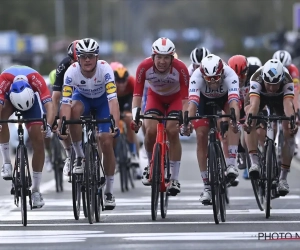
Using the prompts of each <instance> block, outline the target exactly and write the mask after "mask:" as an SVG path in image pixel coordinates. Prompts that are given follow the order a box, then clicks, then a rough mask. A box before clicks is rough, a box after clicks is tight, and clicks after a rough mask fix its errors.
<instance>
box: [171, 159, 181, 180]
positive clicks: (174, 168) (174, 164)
mask: <svg viewBox="0 0 300 250" xmlns="http://www.w3.org/2000/svg"><path fill="white" fill-rule="evenodd" d="M179 169H180V161H170V173H171V180H176V181H178V175H179Z"/></svg>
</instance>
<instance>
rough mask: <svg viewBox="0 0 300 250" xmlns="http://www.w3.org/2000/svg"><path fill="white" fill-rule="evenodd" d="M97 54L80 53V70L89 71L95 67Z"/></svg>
mask: <svg viewBox="0 0 300 250" xmlns="http://www.w3.org/2000/svg"><path fill="white" fill-rule="evenodd" d="M97 59H98V55H97V54H82V55H80V57H79V59H78V60H79V63H80V66H81V70H83V71H87V72H90V71H92V70H93V69H94V68H95V67H96V63H97Z"/></svg>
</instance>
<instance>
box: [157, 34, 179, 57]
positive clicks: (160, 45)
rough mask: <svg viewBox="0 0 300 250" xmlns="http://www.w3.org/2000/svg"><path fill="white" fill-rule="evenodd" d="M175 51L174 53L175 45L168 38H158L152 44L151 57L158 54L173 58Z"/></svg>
mask: <svg viewBox="0 0 300 250" xmlns="http://www.w3.org/2000/svg"><path fill="white" fill-rule="evenodd" d="M175 51H176V49H175V45H174V43H173V42H172V41H171V40H170V39H169V38H165V37H161V38H158V39H157V40H156V41H155V42H154V43H153V44H152V55H157V54H159V55H171V56H174V54H175Z"/></svg>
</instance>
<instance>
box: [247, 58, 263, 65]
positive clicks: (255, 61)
mask: <svg viewBox="0 0 300 250" xmlns="http://www.w3.org/2000/svg"><path fill="white" fill-rule="evenodd" d="M247 60H248V62H249V64H250V65H257V66H258V67H261V66H262V63H261V60H260V59H259V58H258V57H256V56H249V57H248V58H247Z"/></svg>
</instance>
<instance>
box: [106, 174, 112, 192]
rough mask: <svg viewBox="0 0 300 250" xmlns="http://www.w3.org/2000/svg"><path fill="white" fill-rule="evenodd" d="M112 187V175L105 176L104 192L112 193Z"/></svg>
mask: <svg viewBox="0 0 300 250" xmlns="http://www.w3.org/2000/svg"><path fill="white" fill-rule="evenodd" d="M113 187H114V175H111V176H108V175H107V176H106V185H105V194H107V193H111V194H113Z"/></svg>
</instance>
